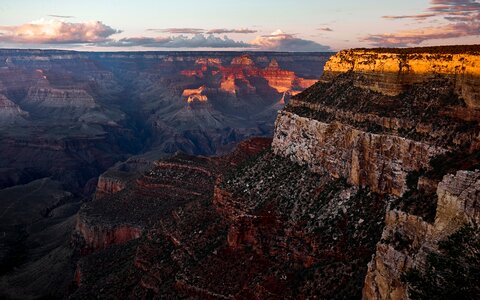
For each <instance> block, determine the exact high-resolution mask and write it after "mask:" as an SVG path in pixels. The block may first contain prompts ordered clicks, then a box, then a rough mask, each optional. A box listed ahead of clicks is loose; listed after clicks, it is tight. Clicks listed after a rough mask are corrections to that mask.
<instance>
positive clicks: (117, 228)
mask: <svg viewBox="0 0 480 300" xmlns="http://www.w3.org/2000/svg"><path fill="white" fill-rule="evenodd" d="M479 57H480V47H479V46H464V47H463V46H452V47H431V48H412V49H353V50H349V51H341V52H339V53H337V54H336V55H334V56H332V57H331V58H330V60H329V61H328V62H327V63H326V65H325V72H324V74H323V75H322V77H321V78H320V80H319V81H318V82H317V83H315V84H314V85H313V86H311V87H309V88H307V89H306V90H305V91H303V92H300V93H298V94H297V93H296V92H295V88H293V89H292V92H291V94H292V95H293V96H292V98H291V99H290V100H289V101H288V104H287V105H286V106H285V108H283V109H282V110H281V111H279V112H278V115H277V118H276V121H275V129H274V132H273V138H272V139H267V138H255V139H250V140H247V141H244V142H242V143H240V144H238V147H237V148H236V150H234V151H233V152H231V153H230V154H226V155H222V156H217V157H198V156H191V155H186V154H181V153H178V154H176V155H175V156H173V157H170V158H168V159H163V160H158V161H156V162H154V163H153V164H152V165H148V166H147V165H145V164H141V163H140V165H142V166H143V170H142V171H138V170H139V169H138V168H134V167H133V168H129V167H128V166H124V167H121V166H118V167H117V168H116V169H115V170H112V171H111V172H110V173H109V172H107V173H105V174H104V175H102V179H101V180H100V181H99V185H98V189H97V196H96V199H95V200H94V201H92V202H88V203H86V204H84V205H83V206H82V208H81V210H80V212H79V214H78V218H77V221H76V230H75V233H74V235H73V242H72V243H73V245H74V246H73V247H74V248H75V249H77V251H79V252H80V253H81V255H80V259H79V260H78V262H77V265H76V271H75V276H74V277H73V278H74V284H73V287H71V289H70V291H69V294H68V295H69V297H70V298H71V299H91V298H92V297H99V298H116V297H130V298H201V299H265V298H268V299H291V298H295V299H298V298H301V299H311V298H313V299H352V298H353V299H360V298H362V299H424V298H429V297H437V298H445V297H451V298H456V299H475V297H476V296H478V293H479V290H478V284H477V283H478V279H479V278H478V269H479V266H480V261H479V260H478V251H479V247H478V245H479V244H478V243H479V241H480V231H479V221H480V217H479V216H480V207H479V203H480V201H479V196H480V175H479V170H480V156H479V153H480V152H479V145H480V144H479V141H480V126H479V125H480V124H479V121H480V118H479V113H480V111H479V108H478V106H477V101H478V91H479V84H480V77H479V76H478V74H477V73H476V72H477V71H478V67H479V66H480V65H479ZM216 63H217V62H216V61H205V64H206V65H209V64H216ZM232 65H233V66H232V68H236V66H237V65H243V66H244V68H245V69H246V70H249V69H250V68H251V66H252V61H251V59H249V58H248V57H245V56H242V57H239V58H238V59H236V60H235V63H232ZM202 68H203V69H204V67H199V68H197V69H193V70H191V71H189V72H188V74H190V75H191V74H195V76H203V75H202V74H203V72H204V71H202ZM267 69H276V66H275V62H270V64H269V66H268V68H267ZM192 76H193V75H192ZM277 82H278V81H277ZM291 82H293V83H295V82H298V80H296V79H294V80H293V81H291ZM282 84H284V83H282ZM221 86H222V89H225V90H229V91H230V92H231V93H232V94H234V92H235V93H236V91H237V86H236V85H234V84H232V82H231V81H229V80H228V79H227V80H226V81H224V82H223V83H222V85H221ZM243 86H244V87H246V91H252V90H253V89H252V87H250V86H249V85H248V84H245V85H243ZM207 91H208V89H207V88H203V87H200V88H198V87H197V88H194V89H190V90H188V91H186V93H185V95H184V97H186V98H188V97H192V95H194V96H195V97H197V98H195V97H193V98H191V99H192V101H191V102H192V103H196V102H199V103H196V104H198V105H202V104H204V103H203V102H205V101H207V102H208V100H202V99H203V98H202V97H200V96H207V94H206V93H207ZM294 94H295V95H294ZM188 99H189V98H188ZM207 99H208V96H207ZM138 163H139V162H138V161H132V162H131V164H132V165H137V164H138ZM127 165H128V163H127ZM129 169H131V170H134V172H131V171H128V170H129ZM122 170H123V171H122ZM99 266H101V268H99Z"/></svg>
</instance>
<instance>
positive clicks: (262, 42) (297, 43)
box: [251, 30, 330, 52]
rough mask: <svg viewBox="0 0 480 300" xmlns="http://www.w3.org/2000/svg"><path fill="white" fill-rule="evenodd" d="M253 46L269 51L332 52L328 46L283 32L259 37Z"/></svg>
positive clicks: (253, 42) (278, 31)
mask: <svg viewBox="0 0 480 300" xmlns="http://www.w3.org/2000/svg"><path fill="white" fill-rule="evenodd" d="M251 44H252V45H253V46H255V47H257V48H259V49H261V50H267V51H289V52H290V51H292V52H293V51H298V52H317V51H318V52H321V51H329V50H330V47H328V46H325V45H321V44H318V43H316V42H314V41H310V40H304V39H300V38H297V37H295V35H293V34H288V33H284V32H282V31H281V30H277V31H275V32H273V33H272V34H270V35H263V36H258V37H257V38H256V39H254V40H253V41H252V42H251Z"/></svg>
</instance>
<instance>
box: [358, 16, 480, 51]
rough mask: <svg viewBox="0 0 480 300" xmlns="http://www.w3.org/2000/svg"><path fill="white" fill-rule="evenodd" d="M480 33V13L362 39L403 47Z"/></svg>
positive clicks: (382, 44)
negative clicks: (443, 23)
mask: <svg viewBox="0 0 480 300" xmlns="http://www.w3.org/2000/svg"><path fill="white" fill-rule="evenodd" d="M475 35H480V14H476V15H472V16H468V17H463V18H462V21H461V22H455V23H451V24H446V25H443V26H437V27H426V28H419V29H413V30H405V31H399V32H395V33H391V34H373V35H369V36H367V37H365V38H363V39H362V41H366V42H369V43H371V44H373V45H375V46H380V47H384V46H397V47H405V46H408V45H410V44H413V45H418V44H420V43H422V42H424V41H427V40H436V39H448V38H458V37H464V36H475Z"/></svg>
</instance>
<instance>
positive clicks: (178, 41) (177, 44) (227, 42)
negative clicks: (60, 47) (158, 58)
mask: <svg viewBox="0 0 480 300" xmlns="http://www.w3.org/2000/svg"><path fill="white" fill-rule="evenodd" d="M98 45H99V46H107V47H134V46H137V47H155V48H248V47H251V45H250V44H248V43H245V42H242V41H234V40H232V39H230V38H228V37H226V36H225V37H223V39H222V38H220V37H216V36H213V35H204V34H197V35H194V36H193V37H187V36H183V35H180V36H171V37H157V38H151V37H133V38H123V39H120V40H117V41H107V42H104V43H99V44H98Z"/></svg>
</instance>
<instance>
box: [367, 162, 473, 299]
mask: <svg viewBox="0 0 480 300" xmlns="http://www.w3.org/2000/svg"><path fill="white" fill-rule="evenodd" d="M479 192H480V171H478V170H477V171H473V172H472V171H458V172H457V173H456V174H455V175H453V174H450V175H446V176H445V177H444V179H443V180H442V181H441V182H440V183H439V185H438V188H437V196H438V200H437V210H436V216H435V221H434V223H433V224H430V223H428V222H425V221H424V220H423V219H422V218H421V217H417V216H414V215H410V214H407V213H405V212H402V211H398V210H391V211H388V212H387V215H386V220H385V223H386V225H385V229H384V231H383V234H382V239H381V242H379V243H378V244H377V251H376V254H375V256H374V257H373V259H372V261H371V262H370V264H369V266H368V274H367V277H366V279H365V287H364V290H363V296H364V299H408V298H409V293H408V289H409V286H408V285H407V284H406V283H405V280H404V279H403V277H404V276H405V274H406V272H407V271H408V270H410V269H412V268H415V269H416V270H419V272H421V273H425V272H426V271H427V268H428V267H427V257H428V255H429V254H431V253H436V252H438V251H439V250H438V248H439V242H442V241H444V240H446V239H447V237H448V236H450V235H452V234H454V233H456V232H457V231H459V230H460V229H461V228H462V226H463V225H465V224H470V225H473V226H476V225H478V224H479V221H480V207H479V206H478V204H477V203H478V195H479ZM477 250H478V249H477ZM470 263H471V264H475V263H477V262H475V261H470ZM467 267H468V266H467ZM474 267H475V266H474ZM460 275H463V276H465V275H466V274H460ZM462 284H465V285H466V284H467V283H462ZM458 288H461V287H458Z"/></svg>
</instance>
